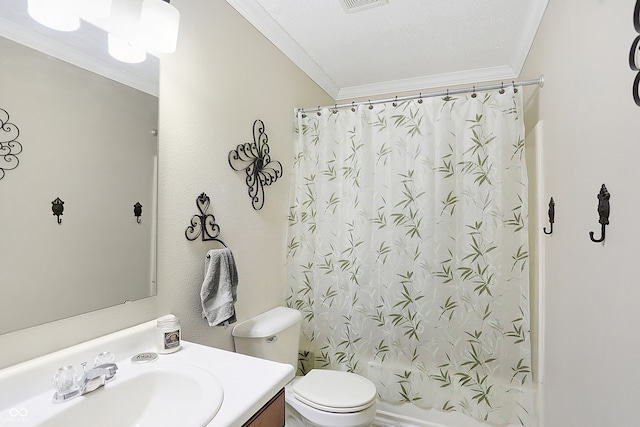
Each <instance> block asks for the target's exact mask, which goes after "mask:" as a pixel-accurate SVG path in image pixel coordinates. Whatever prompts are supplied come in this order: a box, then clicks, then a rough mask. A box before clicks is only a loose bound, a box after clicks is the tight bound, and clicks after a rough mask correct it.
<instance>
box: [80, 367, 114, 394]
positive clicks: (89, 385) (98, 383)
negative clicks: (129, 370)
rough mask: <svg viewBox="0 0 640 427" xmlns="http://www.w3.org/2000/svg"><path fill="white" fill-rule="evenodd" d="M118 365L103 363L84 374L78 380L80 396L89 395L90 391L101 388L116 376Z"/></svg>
mask: <svg viewBox="0 0 640 427" xmlns="http://www.w3.org/2000/svg"><path fill="white" fill-rule="evenodd" d="M117 370H118V365H116V364H115V363H104V364H102V365H98V366H94V367H93V368H91V369H89V370H88V371H86V372H85V373H84V375H83V376H82V378H80V381H79V384H78V387H79V388H80V396H82V395H83V394H87V393H91V392H92V391H94V390H96V389H98V388H100V387H102V386H103V385H105V384H106V382H107V381H109V380H110V379H112V378H113V377H114V376H115V375H116V371H117Z"/></svg>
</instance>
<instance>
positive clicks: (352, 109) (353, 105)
mask: <svg viewBox="0 0 640 427" xmlns="http://www.w3.org/2000/svg"><path fill="white" fill-rule="evenodd" d="M351 111H353V112H355V111H356V103H355V102H354V101H351Z"/></svg>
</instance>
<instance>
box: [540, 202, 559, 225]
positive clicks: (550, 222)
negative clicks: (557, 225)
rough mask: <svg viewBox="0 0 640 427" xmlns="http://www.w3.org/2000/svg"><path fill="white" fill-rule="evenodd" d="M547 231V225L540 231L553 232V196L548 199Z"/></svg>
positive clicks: (554, 210) (554, 213)
mask: <svg viewBox="0 0 640 427" xmlns="http://www.w3.org/2000/svg"><path fill="white" fill-rule="evenodd" d="M548 213H549V231H547V227H544V228H543V229H542V231H544V234H553V223H554V222H555V218H556V202H554V201H553V197H552V198H551V199H550V200H549V211H548Z"/></svg>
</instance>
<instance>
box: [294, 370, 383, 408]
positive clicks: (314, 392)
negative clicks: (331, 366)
mask: <svg viewBox="0 0 640 427" xmlns="http://www.w3.org/2000/svg"><path fill="white" fill-rule="evenodd" d="M293 395H294V396H295V398H296V399H298V400H299V401H301V402H303V403H305V404H307V405H309V406H311V407H313V408H316V409H319V410H321V411H327V412H338V413H344V412H357V411H361V410H363V409H366V408H368V407H369V406H371V404H372V403H373V402H374V401H375V398H376V386H375V385H373V383H372V382H371V381H369V380H368V379H366V378H364V377H361V376H360V375H356V374H352V373H349V372H341V371H329V370H325V369H312V370H311V371H310V372H309V373H308V374H307V375H305V376H304V377H303V378H301V379H300V380H299V381H297V382H296V383H295V384H294V385H293Z"/></svg>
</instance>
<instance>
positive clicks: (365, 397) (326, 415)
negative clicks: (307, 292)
mask: <svg viewBox="0 0 640 427" xmlns="http://www.w3.org/2000/svg"><path fill="white" fill-rule="evenodd" d="M301 320H302V315H301V314H300V312H299V311H298V310H294V309H291V308H287V307H276V308H274V309H272V310H269V311H267V312H266V313H262V314H260V315H258V316H256V317H254V318H252V319H249V320H246V321H244V322H240V323H238V324H237V325H236V326H235V327H234V328H233V332H232V334H233V339H234V342H235V345H236V352H238V353H241V354H247V355H249V356H255V357H259V358H262V359H268V360H273V361H276V362H281V363H289V364H290V365H293V367H294V368H295V369H297V366H298V345H299V341H300V322H301ZM285 403H286V405H285V418H286V425H287V427H308V426H312V427H368V426H370V425H371V423H373V420H374V419H375V416H376V387H375V385H374V384H373V383H372V382H371V381H369V380H368V379H366V378H364V377H362V376H360V375H356V374H352V373H349V372H340V371H330V370H325V369H313V370H311V371H310V372H309V373H307V375H305V376H304V377H296V378H294V379H293V380H291V382H290V383H289V384H287V386H286V387H285Z"/></svg>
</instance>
